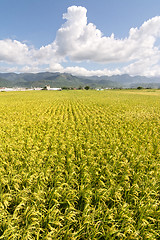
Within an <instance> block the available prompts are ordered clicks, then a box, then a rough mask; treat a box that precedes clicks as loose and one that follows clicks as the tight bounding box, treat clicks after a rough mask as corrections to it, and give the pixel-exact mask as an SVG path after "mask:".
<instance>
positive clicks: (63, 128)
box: [0, 90, 160, 240]
mask: <svg viewBox="0 0 160 240" xmlns="http://www.w3.org/2000/svg"><path fill="white" fill-rule="evenodd" d="M159 143H160V91H159V90H154V91H151V90H132V91H131V90H107V91H99V92H98V91H94V90H93V91H92V90H89V91H83V90H82V91H61V92H56V91H29V92H8V93H7V92H1V93H0V239H4V240H8V239H9V240H11V239H13V240H19V239H22V240H31V239H36V240H40V239H46V240H52V239H56V240H57V239H58V240H59V239H61V240H62V239H63V240H97V239H99V240H108V239H109V240H110V239H111V240H114V239H120V240H122V239H126V240H129V239H133V240H139V239H142V240H144V239H150V240H157V239H160V232H159V229H160V226H159V219H160V211H159V197H160V196H159V186H160V182H159V180H160V175H159V162H160V161H159V160H160V144H159Z"/></svg>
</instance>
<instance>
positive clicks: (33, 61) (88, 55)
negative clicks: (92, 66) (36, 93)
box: [0, 6, 160, 76]
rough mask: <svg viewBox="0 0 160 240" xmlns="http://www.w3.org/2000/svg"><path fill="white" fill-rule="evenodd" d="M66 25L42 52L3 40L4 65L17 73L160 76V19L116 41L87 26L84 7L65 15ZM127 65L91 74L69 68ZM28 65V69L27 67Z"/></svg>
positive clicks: (1, 59) (0, 59)
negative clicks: (67, 64) (80, 64)
mask: <svg viewBox="0 0 160 240" xmlns="http://www.w3.org/2000/svg"><path fill="white" fill-rule="evenodd" d="M63 18H64V19H65V20H66V22H65V23H64V24H63V25H62V26H61V28H60V29H59V30H58V31H57V35H56V39H55V40H54V41H53V42H52V43H50V44H49V45H47V46H42V47H41V48H40V49H35V48H33V47H32V48H31V47H29V46H28V45H27V43H26V44H25V43H21V42H19V41H16V40H10V39H7V40H0V50H1V51H0V62H3V63H7V64H12V65H13V64H15V65H17V66H15V68H16V69H19V71H25V72H29V71H32V72H36V71H41V70H44V69H42V68H41V66H42V65H48V67H46V70H50V71H60V72H64V71H66V72H70V73H72V74H78V75H87V76H90V75H98V76H100V75H112V74H122V73H128V74H132V75H137V74H138V75H146V76H147V75H148V76H154V75H160V70H159V69H160V66H159V65H160V49H159V48H158V47H157V46H156V44H155V43H156V41H157V39H159V38H160V16H157V17H154V18H152V19H149V20H148V21H146V22H144V23H143V24H142V26H141V27H140V28H131V29H130V31H129V35H128V37H126V38H124V39H116V38H115V37H114V34H112V35H111V36H103V34H102V32H101V31H100V30H99V29H97V28H96V26H95V25H94V24H93V23H88V22H87V10H86V8H84V7H81V6H79V7H77V6H71V7H69V8H68V9H67V13H65V14H63ZM68 59H70V60H71V61H75V62H77V65H78V62H81V61H88V62H95V63H96V62H97V63H103V64H108V63H120V62H122V63H125V64H126V66H125V67H121V68H119V69H114V70H110V69H107V68H105V69H104V70H94V71H89V70H87V69H85V68H81V67H78V66H77V67H66V68H64V67H63V66H62V65H63V62H64V61H66V62H67V61H68ZM131 62H132V63H131ZM24 65H25V66H24Z"/></svg>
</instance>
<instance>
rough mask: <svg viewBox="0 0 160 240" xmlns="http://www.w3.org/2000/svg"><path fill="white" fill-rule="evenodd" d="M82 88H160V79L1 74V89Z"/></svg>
mask: <svg viewBox="0 0 160 240" xmlns="http://www.w3.org/2000/svg"><path fill="white" fill-rule="evenodd" d="M45 85H50V86H51V87H80V86H82V87H83V86H86V85H89V86H90V87H93V88H96V87H98V88H102V87H104V88H107V87H109V88H120V87H123V88H129V87H132V88H136V87H138V86H142V87H151V88H159V87H160V78H157V77H155V78H153V77H152V78H147V77H143V76H134V77H132V76H129V75H127V74H124V75H113V76H101V77H98V76H92V77H84V76H81V77H79V76H73V75H71V74H68V73H59V72H55V73H52V72H41V73H35V74H34V73H20V74H16V73H0V87H27V88H30V87H44V86H45Z"/></svg>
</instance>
